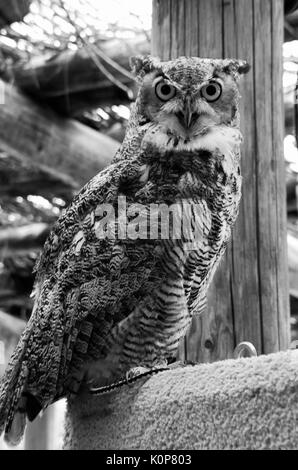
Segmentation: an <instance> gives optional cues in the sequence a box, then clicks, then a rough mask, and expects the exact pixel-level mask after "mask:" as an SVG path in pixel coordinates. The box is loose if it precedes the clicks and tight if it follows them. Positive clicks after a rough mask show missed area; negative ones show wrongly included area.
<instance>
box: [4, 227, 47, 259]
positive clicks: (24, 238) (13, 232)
mask: <svg viewBox="0 0 298 470" xmlns="http://www.w3.org/2000/svg"><path fill="white" fill-rule="evenodd" d="M50 231H51V227H50V226H49V225H48V224H45V223H34V224H30V225H22V226H19V227H8V228H2V229H1V230H0V253H1V257H3V256H8V255H10V256H11V255H15V254H20V253H28V251H34V250H36V249H40V248H41V247H42V246H43V244H44V243H45V241H46V239H47V237H48V235H49V233H50Z"/></svg>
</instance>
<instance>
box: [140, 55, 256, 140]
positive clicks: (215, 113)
mask: <svg viewBox="0 0 298 470" xmlns="http://www.w3.org/2000/svg"><path fill="white" fill-rule="evenodd" d="M131 63H132V69H133V72H134V74H135V75H136V77H137V80H138V82H139V85H140V88H139V93H138V97H137V100H136V109H137V117H138V121H139V124H140V125H141V126H142V125H143V126H145V125H147V127H148V132H147V133H146V135H145V139H147V140H148V141H149V140H151V143H155V144H156V145H158V146H160V147H163V148H167V149H168V148H169V147H172V148H185V147H187V148H195V147H197V146H198V145H199V143H200V142H202V139H205V140H206V138H207V136H208V134H214V133H215V132H216V130H218V131H219V130H220V131H221V132H223V130H224V129H227V128H228V127H230V128H231V127H232V128H235V127H237V123H238V103H239V89H238V81H239V77H240V75H241V74H243V73H246V72H247V71H248V70H249V65H248V64H247V62H244V61H238V60H232V59H225V60H220V59H200V58H195V57H180V58H178V59H176V60H171V61H168V62H162V61H160V60H159V59H158V58H155V57H151V56H145V57H140V56H138V57H135V58H133V59H131ZM210 137H211V135H210ZM199 146H200V145H199Z"/></svg>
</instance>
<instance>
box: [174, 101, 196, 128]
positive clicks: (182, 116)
mask: <svg viewBox="0 0 298 470" xmlns="http://www.w3.org/2000/svg"><path fill="white" fill-rule="evenodd" d="M176 116H177V119H178V121H179V122H180V124H181V125H182V126H183V127H185V128H186V129H189V128H190V127H191V126H192V125H193V123H194V122H195V121H196V120H197V118H198V114H197V113H193V111H192V109H191V106H190V104H189V103H186V105H185V107H184V109H183V111H179V112H178V113H176Z"/></svg>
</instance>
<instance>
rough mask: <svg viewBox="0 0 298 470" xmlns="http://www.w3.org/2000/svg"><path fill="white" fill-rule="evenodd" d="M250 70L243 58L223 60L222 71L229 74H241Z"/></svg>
mask: <svg viewBox="0 0 298 470" xmlns="http://www.w3.org/2000/svg"><path fill="white" fill-rule="evenodd" d="M249 70H250V65H249V63H248V62H246V61H245V60H236V59H226V60H224V66H223V71H224V72H226V73H231V74H234V75H235V74H238V75H243V74H244V73H247V72H248V71H249Z"/></svg>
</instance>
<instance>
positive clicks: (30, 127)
mask: <svg viewBox="0 0 298 470" xmlns="http://www.w3.org/2000/svg"><path fill="white" fill-rule="evenodd" d="M0 87H3V88H4V98H5V104H4V105H1V106H0V148H1V147H3V146H4V145H6V146H7V147H8V148H10V149H14V150H15V151H16V152H18V153H19V154H22V155H23V156H24V157H25V158H28V159H29V161H30V162H31V163H37V164H39V165H45V166H47V167H49V168H53V169H54V170H55V171H59V172H61V173H63V174H65V175H68V176H70V177H71V178H72V179H73V180H74V181H75V182H77V183H78V184H79V185H81V186H82V185H83V184H85V183H86V182H87V181H88V180H89V179H90V178H91V177H93V176H94V175H96V174H97V173H98V172H99V171H100V170H102V169H103V168H104V167H106V166H107V165H108V164H109V163H110V162H111V159H112V158H113V156H114V154H115V152H116V150H117V149H118V147H119V143H118V142H116V141H114V140H113V139H111V138H109V137H107V136H105V135H103V134H101V133H99V132H96V131H95V130H93V129H90V128H89V127H87V126H84V125H83V124H81V123H79V122H77V121H74V120H71V119H65V118H63V117H61V116H58V115H57V114H56V113H55V112H54V111H52V110H50V109H48V108H46V107H45V106H40V105H38V104H37V103H34V102H33V101H32V100H31V99H29V98H27V97H26V96H24V95H23V94H22V93H20V92H18V91H17V90H16V89H15V88H14V87H12V86H11V85H7V84H5V83H4V82H2V81H0Z"/></svg>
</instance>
